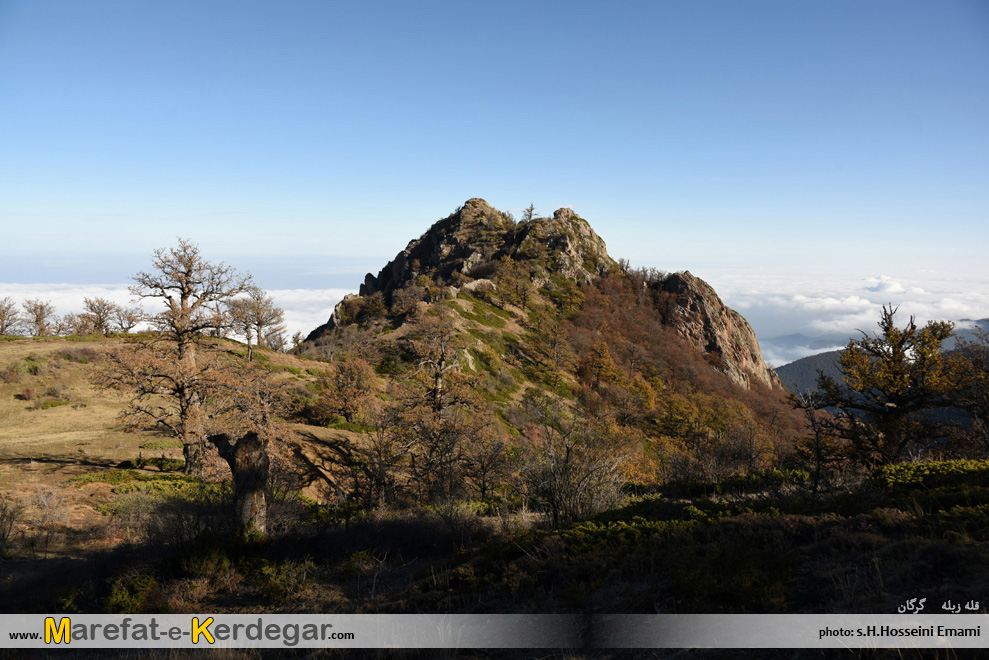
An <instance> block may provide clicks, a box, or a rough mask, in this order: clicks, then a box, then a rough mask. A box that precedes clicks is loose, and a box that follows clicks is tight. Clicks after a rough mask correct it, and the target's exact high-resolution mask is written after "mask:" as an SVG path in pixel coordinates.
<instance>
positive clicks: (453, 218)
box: [360, 197, 615, 297]
mask: <svg viewBox="0 0 989 660" xmlns="http://www.w3.org/2000/svg"><path fill="white" fill-rule="evenodd" d="M503 256H510V257H512V258H515V259H517V260H523V259H524V260H525V261H527V263H528V264H529V266H530V267H534V268H533V270H538V269H539V268H543V269H545V270H546V271H547V272H552V273H560V274H562V275H564V276H565V277H569V278H573V279H577V280H580V281H585V282H589V281H590V280H591V279H592V278H593V277H595V276H597V275H601V274H603V273H605V272H606V271H607V270H609V269H611V268H614V267H615V262H614V261H612V260H611V258H610V257H609V256H608V250H607V248H606V247H605V244H604V241H603V240H601V237H600V236H598V235H597V234H596V233H594V230H593V229H591V226H590V225H589V224H588V223H587V221H586V220H584V219H583V218H581V217H580V216H579V215H577V214H576V213H574V212H573V211H572V210H570V209H559V210H557V211H556V212H555V213H554V214H553V217H552V218H533V219H532V220H530V221H523V222H516V221H515V220H513V219H512V217H511V216H510V215H508V214H507V213H503V212H501V211H498V210H497V209H495V208H493V207H492V206H491V205H490V204H488V203H487V202H486V201H484V200H483V199H480V198H478V197H475V198H472V199H468V200H467V201H466V202H464V205H463V206H462V207H460V209H458V210H457V211H456V212H455V213H453V214H452V215H450V216H448V217H446V218H444V219H443V220H440V221H439V222H437V223H436V224H434V225H433V226H432V227H430V228H429V230H428V231H427V232H426V233H425V234H423V235H422V236H420V237H419V238H417V239H415V240H413V241H410V242H409V244H408V245H407V246H406V247H405V249H404V250H402V251H401V252H400V253H398V255H397V256H396V257H395V258H394V259H392V260H391V261H390V262H388V264H387V265H385V267H384V268H382V269H381V271H380V272H379V273H378V274H377V275H372V274H371V273H368V274H367V275H366V276H365V278H364V283H363V284H362V285H361V289H360V295H362V296H366V295H370V294H373V293H376V292H378V291H381V292H382V293H384V294H385V296H386V297H387V296H388V295H389V294H390V293H391V292H392V291H394V290H395V289H398V288H400V287H401V286H403V285H404V284H407V283H408V282H411V281H414V280H415V279H416V278H418V277H419V276H420V275H426V276H428V277H429V278H430V279H433V280H437V281H441V282H451V281H452V282H453V283H454V284H459V283H467V282H470V281H472V280H474V279H478V278H485V277H487V276H488V275H490V274H491V273H493V272H494V269H495V267H496V266H497V263H498V260H499V259H500V258H501V257H503Z"/></svg>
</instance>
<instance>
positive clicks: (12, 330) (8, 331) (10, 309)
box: [0, 298, 21, 335]
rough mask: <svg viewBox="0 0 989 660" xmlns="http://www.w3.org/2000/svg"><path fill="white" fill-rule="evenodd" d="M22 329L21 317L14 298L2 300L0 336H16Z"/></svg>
mask: <svg viewBox="0 0 989 660" xmlns="http://www.w3.org/2000/svg"><path fill="white" fill-rule="evenodd" d="M20 328H21V315H20V314H19V313H18V312H17V303H15V302H14V299H13V298H4V299H3V300H0V335H14V334H17V331H18V330H20Z"/></svg>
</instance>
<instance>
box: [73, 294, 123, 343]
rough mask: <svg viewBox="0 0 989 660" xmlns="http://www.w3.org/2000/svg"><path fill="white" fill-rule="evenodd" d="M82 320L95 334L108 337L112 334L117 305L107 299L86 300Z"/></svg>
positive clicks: (84, 300)
mask: <svg viewBox="0 0 989 660" xmlns="http://www.w3.org/2000/svg"><path fill="white" fill-rule="evenodd" d="M83 307H84V308H85V309H86V311H85V312H83V313H82V314H81V316H82V318H83V319H85V320H86V322H88V323H89V325H91V326H92V328H93V331H94V332H98V333H100V334H101V335H108V334H110V332H111V324H112V322H113V316H114V314H115V313H116V311H117V305H116V303H113V302H111V301H109V300H107V299H106V298H84V299H83Z"/></svg>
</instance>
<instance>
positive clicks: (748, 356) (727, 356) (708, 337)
mask: <svg viewBox="0 0 989 660" xmlns="http://www.w3.org/2000/svg"><path fill="white" fill-rule="evenodd" d="M661 287H662V289H663V291H665V292H667V293H670V294H672V295H673V296H674V300H673V304H672V306H671V308H670V309H669V310H668V311H667V313H666V316H667V318H666V319H665V320H666V323H667V324H668V325H670V326H672V327H674V328H675V329H676V331H677V332H678V333H679V334H680V335H681V336H682V337H684V338H685V339H687V340H688V341H690V342H691V343H692V344H694V345H695V346H697V347H698V348H699V349H701V350H702V351H704V352H706V353H707V354H708V355H710V356H712V357H713V358H714V364H715V366H716V367H717V368H718V369H720V370H721V371H723V372H724V373H725V374H727V375H728V377H729V378H731V379H732V380H733V381H734V382H736V383H738V384H739V385H741V386H743V387H749V385H750V382H751V380H753V379H754V380H757V381H759V382H761V383H762V384H764V385H767V386H768V387H771V388H782V387H783V384H782V382H781V381H780V378H779V376H778V375H777V373H776V372H775V371H773V370H772V369H770V368H769V367H768V366H767V365H766V363H765V361H764V360H763V359H762V351H761V350H760V349H759V342H758V341H757V340H756V336H755V332H753V331H752V326H750V325H749V322H748V321H746V320H745V318H744V317H743V316H742V315H741V314H739V313H738V312H736V311H735V310H733V309H729V308H728V307H727V306H725V304H724V303H723V302H722V301H721V298H719V297H718V294H717V293H715V291H714V289H713V288H712V287H711V285H710V284H708V283H707V282H705V281H704V280H702V279H700V278H699V277H695V276H694V275H692V274H691V273H690V271H685V272H683V273H673V274H672V275H669V276H668V277H667V278H666V279H665V280H664V281H663V283H662V284H661Z"/></svg>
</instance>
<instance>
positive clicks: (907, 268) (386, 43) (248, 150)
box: [0, 0, 989, 335]
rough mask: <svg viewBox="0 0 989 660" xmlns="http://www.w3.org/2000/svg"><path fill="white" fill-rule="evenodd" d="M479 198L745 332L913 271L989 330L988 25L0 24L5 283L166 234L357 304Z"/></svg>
mask: <svg viewBox="0 0 989 660" xmlns="http://www.w3.org/2000/svg"><path fill="white" fill-rule="evenodd" d="M475 196H476V197H484V198H485V199H487V200H488V201H489V202H491V203H492V204H493V205H494V206H496V207H498V208H501V209H508V210H512V209H521V208H522V207H524V206H526V205H528V204H529V203H530V202H533V203H535V205H536V208H537V210H538V211H541V212H543V213H545V214H549V213H551V212H552V211H553V210H554V209H555V208H558V207H561V206H569V207H571V208H573V209H574V210H576V211H577V212H578V213H580V214H581V215H582V216H583V217H585V218H587V219H588V220H589V221H590V222H591V224H592V225H593V226H594V227H595V229H596V230H597V231H598V233H599V234H601V236H602V237H603V238H604V239H605V241H606V242H607V243H608V246H609V251H610V252H611V254H612V255H613V256H615V257H626V258H629V259H631V261H632V263H633V265H650V266H656V267H659V268H664V269H667V270H679V269H690V270H691V271H692V272H694V273H695V274H697V275H699V276H701V277H704V278H706V279H709V280H711V281H712V283H713V284H714V285H715V287H716V288H718V289H719V291H722V290H724V291H728V292H732V291H736V292H742V293H746V295H749V296H750V297H749V298H746V299H745V300H748V303H746V304H750V305H755V307H751V306H750V308H749V309H750V313H751V314H753V315H754V316H755V317H756V318H763V317H765V318H768V314H769V312H767V311H766V309H768V308H765V306H764V305H763V303H762V302H759V300H755V298H758V297H759V296H760V295H763V296H768V295H770V294H773V295H784V294H785V295H786V296H790V297H791V298H792V297H793V296H797V295H803V294H802V293H801V292H800V291H790V290H789V289H788V290H787V291H785V292H783V293H781V292H780V290H779V287H780V286H782V284H781V283H783V284H787V285H788V286H790V289H792V288H793V287H792V284H793V283H794V282H797V281H811V280H812V281H813V283H814V284H815V285H816V286H817V287H818V288H819V289H821V290H822V291H823V293H822V295H823V294H826V293H827V290H828V287H829V283H828V277H829V274H834V275H840V276H841V278H844V279H843V280H842V281H844V282H845V283H846V284H844V285H842V286H845V288H846V289H849V287H851V289H854V286H852V285H849V284H848V282H850V281H853V282H858V283H860V284H861V287H860V288H861V289H862V290H863V291H867V290H869V291H872V290H873V289H875V290H874V291H873V293H875V294H876V296H873V298H875V299H874V300H872V299H870V302H871V303H872V304H873V305H875V304H879V302H880V294H886V293H890V294H893V293H899V292H896V291H893V290H892V289H895V288H896V287H894V286H892V285H889V286H886V289H885V290H883V286H884V285H882V284H876V283H875V282H882V281H896V282H903V281H905V280H907V279H910V278H916V279H919V280H924V279H925V278H924V275H923V274H922V271H929V272H936V273H942V274H944V273H951V274H952V275H953V276H955V277H954V279H952V278H948V280H950V281H952V282H955V283H956V285H957V286H958V287H960V288H964V289H965V293H966V295H969V296H971V295H972V293H973V289H979V291H980V292H981V293H979V294H978V295H981V298H979V297H978V296H976V297H975V298H973V299H972V300H973V301H974V302H971V303H968V302H966V303H965V307H964V309H962V310H960V311H959V312H958V313H959V315H989V302H987V297H986V296H987V295H989V293H987V291H989V267H987V266H986V251H987V247H989V3H986V2H984V1H982V0H972V1H955V0H944V1H938V2H934V1H929V2H915V1H911V0H897V1H896V2H885V1H876V2H858V1H856V2H844V1H829V2H820V3H809V2H789V1H779V2H757V1H746V2H734V1H731V2H729V1H724V2H705V1H691V2H686V1H685V2H672V1H662V2H627V3H617V4H616V3H603V2H595V3H587V2H573V1H570V2H532V1H531V0H529V1H526V2H505V1H502V2H496V3H495V2H492V3H473V2H462V1H461V2H448V3H439V2H425V1H424V2H414V3H413V2H360V3H341V2H329V1H324V0H321V1H304V0H292V1H280V2H275V1H271V2H260V1H256V0H237V1H236V2H225V1H220V0H210V1H208V2H202V1H200V0H195V1H192V0H190V1H184V0H169V1H168V2H135V1H133V0H118V1H108V0H86V1H85V2H79V1H78V0H62V1H59V0H0V226H2V234H0V282H6V283H20V284H34V283H73V282H74V283H94V282H98V283H122V282H126V280H127V278H128V277H129V276H130V275H132V274H133V273H134V272H135V271H136V270H138V269H140V268H145V267H147V264H148V261H149V255H150V253H151V251H152V250H153V249H154V248H156V247H162V246H167V245H172V244H174V242H175V237H176V236H182V237H186V238H189V239H192V240H193V241H195V242H197V243H199V245H200V247H201V248H202V250H203V252H204V253H205V254H206V255H207V256H212V255H216V257H217V258H222V259H225V260H227V261H228V262H231V263H233V264H234V265H237V266H241V267H243V268H248V269H251V270H254V271H255V275H256V276H257V279H258V280H259V283H260V284H261V285H262V286H267V287H270V288H280V289H330V288H353V289H355V288H356V286H357V285H358V283H359V282H360V281H361V279H362V277H361V275H362V273H363V271H365V270H369V269H374V270H377V268H378V267H380V266H381V265H383V264H384V261H386V260H387V259H389V258H391V257H392V256H394V254H395V253H396V252H397V251H398V250H400V249H401V248H402V247H404V246H405V244H406V243H407V242H408V241H409V240H410V239H412V238H415V237H417V236H419V235H420V234H421V233H422V232H423V231H424V230H425V229H426V228H427V227H428V226H429V225H430V224H431V223H432V222H433V221H435V220H437V219H439V218H440V217H443V216H445V215H447V214H448V213H449V212H450V211H452V210H453V209H454V208H455V207H456V206H457V205H459V204H461V203H463V202H464V200H466V199H468V198H469V197H475ZM118 271H119V272H118ZM749 272H752V273H754V276H753V277H751V278H750V277H749V275H748V273H749ZM811 273H813V276H811V275H810V274H811ZM883 277H886V278H887V280H881V279H879V278H883ZM821 278H823V281H821ZM869 278H872V279H869ZM943 279H944V278H942V280H943ZM939 281H941V280H939ZM945 281H947V280H945ZM759 282H762V283H763V286H764V289H762V290H753V287H754V286H755V285H756V284H757V283H759ZM771 283H776V284H771ZM773 286H775V287H776V289H773V290H771V289H772V287H773ZM896 286H898V287H899V288H900V289H901V290H902V291H905V292H909V291H910V290H911V289H921V288H923V287H921V286H920V285H912V284H911V285H910V286H903V285H900V284H897V285H896ZM835 287H836V289H835V292H834V296H836V299H839V300H840V299H841V297H842V296H845V295H846V294H848V295H857V294H854V293H849V291H850V290H851V289H849V291H846V290H841V291H839V290H838V289H839V288H840V287H839V286H838V284H837V283H836V284H835ZM784 288H785V287H784ZM11 290H13V289H11ZM925 292H926V293H928V294H935V295H936V296H937V297H938V299H939V300H941V299H944V297H945V296H946V295H949V294H951V293H952V292H951V291H948V292H943V291H937V292H934V291H928V290H926V289H925ZM959 292H960V291H959ZM3 295H4V292H3V286H2V285H0V297H3ZM723 295H726V298H727V299H728V301H729V302H730V303H731V302H732V298H731V296H730V295H727V294H723ZM739 295H741V294H739ZM918 295H919V294H918ZM752 296H755V298H752ZM738 300H739V301H741V302H744V300H743V299H742V298H738ZM753 300H755V302H752V301H753ZM966 300H968V299H967V298H966ZM980 300H981V303H980ZM882 302H886V301H882ZM759 305H763V307H759ZM980 305H982V306H981V307H980ZM785 309H786V308H785V305H784V306H783V307H781V308H780V310H778V311H779V313H780V314H784V315H785ZM743 313H744V310H743ZM774 313H775V312H774ZM819 320H820V319H819ZM754 324H755V325H756V327H757V331H759V330H760V327H759V325H758V323H756V322H755V321H754ZM791 326H793V324H791ZM789 327H790V326H787V325H786V323H783V322H781V323H776V324H775V325H772V326H771V327H770V326H769V325H768V324H767V325H766V326H765V327H763V328H762V330H761V331H760V334H761V335H765V334H766V333H771V332H776V331H779V332H782V331H784V330H786V329H787V328H789ZM795 327H796V326H794V328H795ZM800 327H801V328H803V329H804V330H806V329H807V326H806V323H805V324H804V325H802V326H800Z"/></svg>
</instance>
